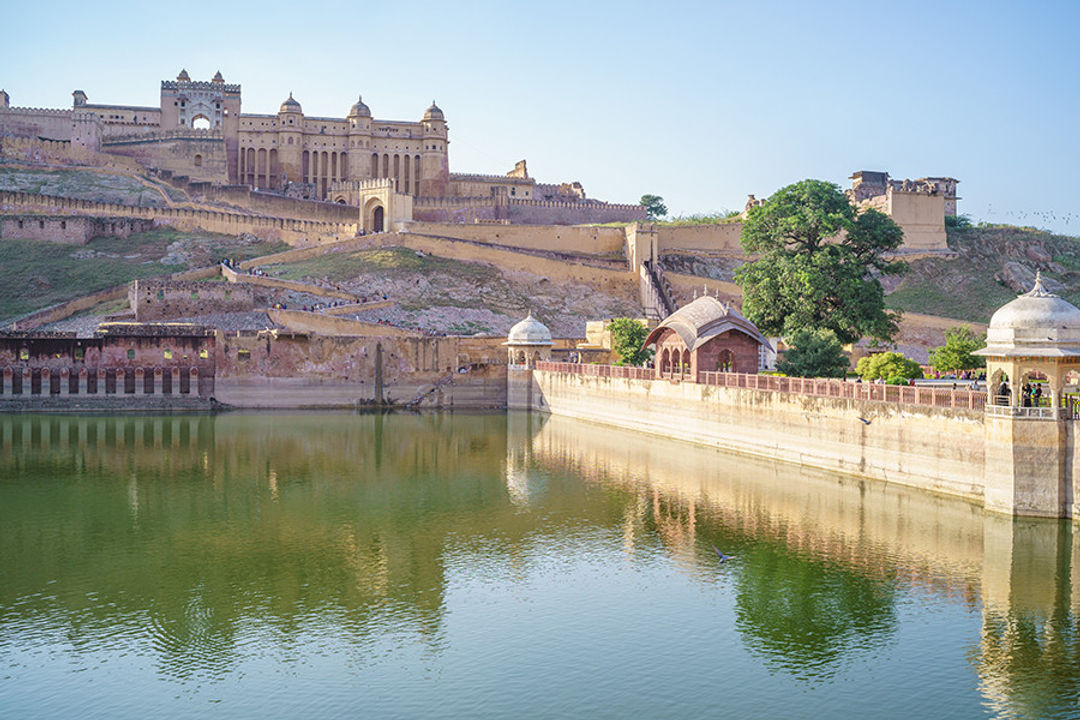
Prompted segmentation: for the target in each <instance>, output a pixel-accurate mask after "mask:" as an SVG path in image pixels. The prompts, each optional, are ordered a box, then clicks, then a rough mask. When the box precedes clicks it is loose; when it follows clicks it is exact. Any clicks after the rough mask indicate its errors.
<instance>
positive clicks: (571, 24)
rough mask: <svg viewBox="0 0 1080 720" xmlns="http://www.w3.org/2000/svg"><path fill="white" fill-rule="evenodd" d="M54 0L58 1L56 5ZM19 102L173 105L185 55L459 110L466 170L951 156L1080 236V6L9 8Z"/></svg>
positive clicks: (895, 164) (254, 108)
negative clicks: (172, 87) (165, 97)
mask: <svg viewBox="0 0 1080 720" xmlns="http://www.w3.org/2000/svg"><path fill="white" fill-rule="evenodd" d="M43 7H47V8H48V9H47V10H42V8H43ZM0 18H2V19H0V88H4V89H6V90H7V91H8V93H9V94H10V95H11V102H12V105H13V106H20V107H26V106H29V107H69V106H70V104H71V92H72V90H74V89H76V88H79V89H82V90H84V91H85V92H86V93H87V95H88V96H89V98H90V101H91V102H103V103H114V104H131V105H149V106H156V105H158V102H159V83H160V81H161V80H165V79H173V78H175V77H176V75H177V73H178V72H179V70H180V68H182V67H183V68H186V69H187V70H188V72H189V73H190V74H191V76H192V78H193V79H206V80H208V79H210V77H211V76H212V75H213V74H214V72H215V71H216V70H221V72H222V74H223V75H224V76H225V80H226V82H230V83H232V82H237V83H240V84H241V85H242V86H243V110H244V111H245V112H257V113H272V112H276V111H277V108H278V105H280V103H281V101H282V100H283V99H284V98H285V97H286V96H287V95H288V94H289V92H290V91H292V92H293V93H294V95H295V97H296V99H297V100H299V101H300V102H301V103H302V105H303V109H304V112H305V113H307V114H309V115H323V116H333V117H344V116H345V114H346V113H347V112H348V108H349V106H350V105H352V103H354V102H355V101H356V97H357V95H358V94H361V93H362V94H363V97H364V101H365V102H366V103H367V104H368V105H369V106H370V107H371V109H372V112H373V113H374V115H375V116H376V117H381V118H386V119H395V120H398V119H419V118H420V116H421V115H422V114H423V111H424V109H425V108H426V107H427V106H428V104H429V103H430V102H431V100H432V99H435V100H436V101H437V102H438V104H439V106H440V107H441V108H442V109H443V110H444V111H445V113H446V116H447V121H448V123H449V125H450V141H451V144H450V154H451V157H450V163H451V169H452V170H453V171H455V172H483V173H504V172H506V171H507V170H509V169H510V168H511V167H512V166H513V164H514V162H515V161H517V160H520V159H522V158H526V159H527V160H528V162H529V172H530V175H533V176H535V177H537V178H538V179H540V180H541V181H544V182H558V181H564V180H579V181H581V182H582V184H584V186H585V189H586V191H587V192H588V194H589V195H590V196H591V197H597V198H601V199H605V200H610V201H616V202H634V201H636V200H637V199H638V198H639V197H640V196H641V195H642V194H643V193H655V194H658V195H662V196H663V197H664V198H665V199H666V200H667V204H668V207H669V209H670V211H671V212H672V213H673V214H689V213H700V212H713V211H718V210H723V209H742V207H743V205H744V204H745V202H746V196H747V194H748V193H755V194H756V195H757V196H758V197H765V196H768V195H770V194H771V193H772V192H773V191H775V190H776V189H777V188H779V187H782V186H783V185H786V184H788V183H791V182H795V181H797V180H800V179H803V178H807V177H813V178H820V179H824V180H829V181H832V182H835V183H838V184H840V185H841V186H843V187H847V186H848V184H849V181H848V179H847V178H848V176H849V175H850V174H851V173H852V172H854V171H856V170H885V171H888V172H889V173H890V174H891V175H892V177H894V178H905V177H911V178H915V177H922V176H926V175H948V176H952V177H955V178H958V179H959V180H960V181H961V183H960V192H959V194H960V196H961V198H962V200H961V201H960V212H962V213H965V214H969V215H971V216H972V218H973V219H975V220H986V221H991V222H1008V223H1015V224H1021V225H1033V226H1035V227H1041V228H1047V229H1053V230H1056V231H1058V232H1065V233H1068V234H1070V235H1077V236H1080V194H1078V193H1077V190H1076V184H1075V181H1074V176H1075V174H1076V172H1077V170H1078V169H1080V139H1078V118H1080V43H1078V42H1077V35H1078V32H1080V1H1078V0H1069V1H1064V0H1063V1H1061V2H1027V3H1016V2H994V1H985V2H984V1H980V2H949V1H948V0H939V1H938V2H918V1H916V0H908V2H902V3H876V4H872V3H866V2H817V3H805V2H798V1H794V0H793V1H791V2H780V1H776V2H769V1H754V2H747V1H744V2H678V1H673V2H668V3H658V2H649V3H646V2H635V1H630V0H624V1H622V2H615V1H608V0H600V1H593V0H586V1H585V2H567V1H564V0H549V1H548V2H545V3H541V4H525V3H514V2H502V3H493V2H479V1H470V0H458V1H456V2H440V3H427V2H419V1H416V2H412V3H397V2H377V3H376V2H326V1H324V0H308V1H307V2H290V3H275V2H261V3H249V2H223V3H217V4H214V3H146V2H133V1H132V2H107V1H106V2H99V3H92V4H91V3H83V2H77V3H76V2H67V1H66V0H60V1H58V2H52V3H49V4H48V5H47V6H36V5H34V4H32V3H17V4H16V3H7V4H6V7H4V9H3V12H2V14H0Z"/></svg>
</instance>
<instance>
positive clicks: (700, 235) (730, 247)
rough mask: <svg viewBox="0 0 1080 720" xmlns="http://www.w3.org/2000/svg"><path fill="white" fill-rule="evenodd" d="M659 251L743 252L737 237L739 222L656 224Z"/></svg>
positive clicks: (740, 227) (739, 234)
mask: <svg viewBox="0 0 1080 720" xmlns="http://www.w3.org/2000/svg"><path fill="white" fill-rule="evenodd" d="M656 233H657V242H658V245H659V248H658V249H659V252H661V253H663V252H671V251H674V250H700V251H705V252H716V253H725V254H733V255H741V254H743V250H742V246H741V245H740V244H739V237H740V236H741V235H742V223H741V222H727V223H715V224H712V225H657V227H656Z"/></svg>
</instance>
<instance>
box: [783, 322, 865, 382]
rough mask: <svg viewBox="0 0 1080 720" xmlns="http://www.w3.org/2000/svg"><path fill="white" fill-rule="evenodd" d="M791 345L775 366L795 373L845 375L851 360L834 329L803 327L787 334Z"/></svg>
mask: <svg viewBox="0 0 1080 720" xmlns="http://www.w3.org/2000/svg"><path fill="white" fill-rule="evenodd" d="M787 343H788V345H789V346H790V347H789V349H788V351H787V353H785V354H784V359H783V360H781V361H780V362H778V363H776V369H777V370H779V371H780V372H782V373H784V374H785V375H793V376H796V377H844V375H845V374H846V373H847V369H848V366H849V362H848V359H847V356H845V355H844V348H843V346H841V345H840V341H839V340H837V339H836V333H834V332H833V331H832V330H827V329H819V330H815V329H813V328H801V329H799V330H796V331H795V332H793V333H792V334H791V335H790V336H789V337H788V338H787Z"/></svg>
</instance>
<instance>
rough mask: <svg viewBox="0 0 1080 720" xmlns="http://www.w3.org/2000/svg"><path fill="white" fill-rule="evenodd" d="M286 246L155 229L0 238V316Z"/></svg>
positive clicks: (24, 311) (10, 316) (275, 250)
mask: <svg viewBox="0 0 1080 720" xmlns="http://www.w3.org/2000/svg"><path fill="white" fill-rule="evenodd" d="M286 247H287V246H286V245H283V244H281V243H266V242H259V241H257V240H255V239H254V238H251V237H247V238H236V237H230V236H228V235H215V234H213V233H204V232H178V231H175V230H168V229H160V230H153V231H151V232H144V233H136V234H134V235H131V236H130V237H128V238H94V239H93V240H91V241H90V242H89V243H87V244H86V245H63V244H59V243H47V242H41V241H38V240H4V241H3V242H2V243H0V320H5V319H12V318H15V317H18V316H19V315H23V314H26V313H29V312H32V311H34V310H39V309H41V308H44V307H48V306H49V305H54V304H56V303H59V302H63V301H65V300H71V299H73V298H77V297H80V296H82V295H88V294H90V293H92V292H96V291H98V290H103V289H105V288H108V287H112V286H114V285H120V284H123V283H126V282H129V281H131V280H135V279H137V278H143V277H151V276H153V275H164V274H167V273H174V272H179V271H181V270H187V269H190V268H195V267H204V266H206V265H213V264H214V263H216V262H218V261H219V260H221V258H223V257H233V258H241V259H243V258H249V257H254V256H258V255H266V254H268V253H272V252H277V251H279V250H283V249H285V248H286Z"/></svg>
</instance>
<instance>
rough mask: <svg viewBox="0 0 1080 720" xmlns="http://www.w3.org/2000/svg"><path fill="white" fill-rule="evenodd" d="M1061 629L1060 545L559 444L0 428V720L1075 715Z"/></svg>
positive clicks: (947, 517)
mask: <svg viewBox="0 0 1080 720" xmlns="http://www.w3.org/2000/svg"><path fill="white" fill-rule="evenodd" d="M717 548H718V549H720V550H722V551H723V552H725V553H727V554H729V555H734V556H736V557H735V558H734V559H732V560H729V561H728V562H723V563H722V562H720V558H719V557H718V555H717V553H716V549H717ZM1074 568H1077V570H1074ZM1074 574H1075V575H1077V578H1075V579H1074V578H1073V575H1074ZM1078 608H1080V539H1078V538H1077V533H1076V532H1075V531H1074V530H1073V527H1072V525H1071V524H1070V523H1061V522H1035V521H1014V520H1012V519H1009V518H1001V517H997V516H992V515H986V514H984V513H983V512H982V510H981V509H979V508H977V507H974V506H972V505H969V504H966V503H963V502H957V501H953V500H944V499H940V498H934V497H932V496H929V495H926V494H922V493H916V492H911V491H906V490H904V489H902V488H897V487H893V486H888V485H885V484H882V483H869V482H866V483H864V482H859V481H857V480H853V479H851V478H845V477H841V476H835V475H829V474H826V473H818V472H811V471H807V470H805V469H800V468H797V467H792V466H786V465H781V464H778V463H772V462H768V461H764V460H756V459H750V458H743V457H735V456H730V455H725V454H722V453H719V452H716V451H713V450H710V449H707V448H700V447H695V446H692V445H688V444H683V443H679V442H675V441H667V440H663V439H659V438H655V437H651V436H647V435H639V434H635V433H631V432H626V431H621V430H614V429H611V428H605V427H600V426H595V425H590V424H586V423H581V422H577V421H573V420H568V419H564V418H550V417H543V416H535V415H533V416H530V415H525V414H510V415H388V416H376V415H351V414H327V413H322V414H318V413H310V414H285V413H282V414H242V413H236V414H223V415H218V416H195V415H192V416H168V417H112V416H110V417H105V416H82V417H76V416H35V415H21V416H0V717H2V718H76V717H80V718H81V717H103V718H147V717H153V718H173V717H190V718H204V717H213V718H218V717H220V718H249V717H253V718H266V717H304V718H307V717H310V718H331V717H356V718H398V717H400V718H627V717H635V718H712V717H737V718H747V717H753V718H824V717H873V718H915V717H918V718H922V717H928V718H929V717H932V718H976V717H1009V718H1011V717H1018V718H1019V717H1031V718H1058V717H1080V705H1078V695H1080V636H1078V632H1080V626H1078V622H1077V618H1078Z"/></svg>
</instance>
